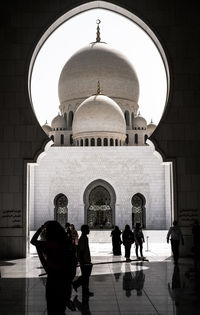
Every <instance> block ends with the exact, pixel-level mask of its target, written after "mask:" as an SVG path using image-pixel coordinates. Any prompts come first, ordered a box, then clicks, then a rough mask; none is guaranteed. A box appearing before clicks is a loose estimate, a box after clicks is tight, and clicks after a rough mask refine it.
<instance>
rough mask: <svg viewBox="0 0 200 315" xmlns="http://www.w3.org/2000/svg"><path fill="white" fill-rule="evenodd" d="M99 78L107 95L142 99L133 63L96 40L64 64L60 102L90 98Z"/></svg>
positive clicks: (59, 91) (60, 79)
mask: <svg viewBox="0 0 200 315" xmlns="http://www.w3.org/2000/svg"><path fill="white" fill-rule="evenodd" d="M97 81H100V82H101V87H102V92H103V93H104V94H105V95H107V96H109V97H111V98H121V99H126V100H130V101H134V102H136V103H137V102H138V98H139V82H138V78H137V74H136V72H135V70H134V68H133V66H132V64H131V63H130V62H129V61H128V59H127V58H126V57H125V56H124V55H123V54H121V53H120V52H118V51H117V50H115V49H112V48H110V47H109V45H107V44H106V43H102V42H95V43H92V44H90V45H88V46H87V47H85V48H82V49H80V50H79V51H78V52H76V53H75V54H74V55H73V56H72V57H71V58H70V59H69V60H68V61H67V63H66V64H65V66H64V67H63V70H62V72H61V75H60V78H59V85H58V93H59V99H60V104H63V103H65V102H66V101H70V100H74V99H79V98H82V99H86V98H87V97H89V96H90V95H92V94H93V93H94V91H95V90H96V84H97Z"/></svg>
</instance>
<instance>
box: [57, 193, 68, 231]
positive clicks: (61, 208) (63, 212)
mask: <svg viewBox="0 0 200 315" xmlns="http://www.w3.org/2000/svg"><path fill="white" fill-rule="evenodd" d="M67 205H68V199H67V197H66V196H65V195H64V194H59V195H57V196H56V197H55V199H54V206H55V208H54V213H55V220H56V221H58V222H59V223H60V224H61V225H62V226H63V227H64V226H65V223H66V222H67V220H68V208H67Z"/></svg>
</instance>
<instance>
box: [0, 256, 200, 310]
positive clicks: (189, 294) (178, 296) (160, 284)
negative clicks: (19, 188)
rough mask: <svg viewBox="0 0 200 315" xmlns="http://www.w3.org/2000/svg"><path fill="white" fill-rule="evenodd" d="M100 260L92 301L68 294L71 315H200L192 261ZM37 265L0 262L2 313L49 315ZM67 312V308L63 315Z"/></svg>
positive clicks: (198, 276) (199, 285) (198, 273)
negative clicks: (71, 308)
mask: <svg viewBox="0 0 200 315" xmlns="http://www.w3.org/2000/svg"><path fill="white" fill-rule="evenodd" d="M106 259H107V263H106ZM122 260H123V259H122ZM96 261H98V257H96ZM99 261H101V263H99V264H96V265H94V267H93V269H94V270H93V274H92V276H91V278H90V287H91V290H92V291H93V292H94V297H91V298H90V299H88V298H84V297H83V298H82V291H81V288H80V289H79V290H78V292H77V293H76V292H75V291H72V302H73V304H74V307H75V309H76V311H75V312H74V314H83V315H91V314H92V315H105V314H107V313H108V314H115V315H118V314H123V315H124V314H126V315H132V314H137V315H138V314H140V315H142V314H149V315H153V314H162V315H171V314H177V315H193V314H194V315H196V314H199V309H200V270H199V268H196V269H195V268H194V264H193V261H192V259H180V264H179V265H177V266H174V265H173V263H172V262H171V261H170V260H169V259H168V260H167V261H161V262H156V261H153V260H152V261H151V259H150V262H135V261H132V262H131V263H126V262H123V261H121V262H120V260H119V259H117V261H116V262H114V261H113V262H112V261H111V260H110V258H106V257H104V258H102V257H101V258H100V259H99ZM39 266H40V264H39V260H38V259H37V257H33V258H30V259H27V260H15V261H13V262H12V261H9V262H8V263H6V261H4V262H2V263H0V270H1V278H0V314H4V315H8V314H9V315H13V314H15V315H37V314H40V315H41V314H44V315H45V314H47V312H46V300H45V284H46V277H45V276H44V277H39V274H41V273H42V270H41V269H40V268H38V267H39ZM77 270H78V272H79V269H77ZM23 275H24V276H23ZM71 312H72V311H70V310H69V308H67V309H66V314H69V313H71Z"/></svg>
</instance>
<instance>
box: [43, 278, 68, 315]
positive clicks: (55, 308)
mask: <svg viewBox="0 0 200 315" xmlns="http://www.w3.org/2000/svg"><path fill="white" fill-rule="evenodd" d="M71 282H72V279H71V277H69V276H68V275H66V274H64V273H55V274H50V275H48V276H47V282H46V301H47V314H48V315H64V314H65V308H66V302H67V301H68V300H69V299H70V298H71Z"/></svg>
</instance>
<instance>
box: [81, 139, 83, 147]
mask: <svg viewBox="0 0 200 315" xmlns="http://www.w3.org/2000/svg"><path fill="white" fill-rule="evenodd" d="M81 147H83V139H81Z"/></svg>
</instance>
